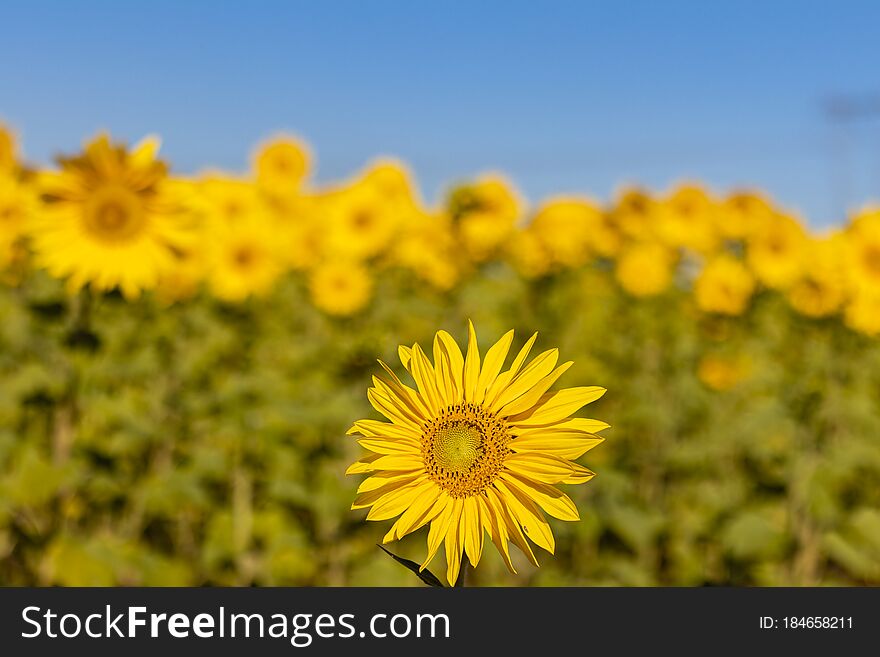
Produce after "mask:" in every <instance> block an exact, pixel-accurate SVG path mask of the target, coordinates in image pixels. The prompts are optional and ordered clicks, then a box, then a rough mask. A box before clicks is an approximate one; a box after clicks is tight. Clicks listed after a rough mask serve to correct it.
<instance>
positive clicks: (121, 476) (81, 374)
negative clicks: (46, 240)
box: [0, 263, 880, 586]
mask: <svg viewBox="0 0 880 657" xmlns="http://www.w3.org/2000/svg"><path fill="white" fill-rule="evenodd" d="M585 291H588V294H585ZM465 318H471V319H473V321H474V323H475V325H476V326H477V328H478V332H479V335H480V336H481V340H485V341H486V344H481V347H483V348H485V347H486V346H488V344H489V341H490V340H494V339H495V338H496V337H497V336H499V335H500V334H501V333H502V332H504V331H506V330H507V329H509V328H511V327H514V328H516V329H517V337H516V340H515V344H514V347H516V346H517V345H519V344H521V343H522V341H523V340H524V339H525V337H526V336H527V335H529V334H530V333H531V332H532V331H534V330H537V331H539V332H540V335H539V342H538V345H539V346H541V345H555V346H558V347H559V348H560V351H561V353H562V355H563V357H564V358H569V359H572V360H574V361H575V364H574V366H573V367H572V368H571V370H569V372H568V373H567V374H566V377H565V378H566V381H567V382H568V384H569V385H584V384H590V385H592V384H598V385H602V386H604V387H607V388H608V391H609V392H608V393H607V395H606V396H605V397H604V398H603V399H602V400H600V401H599V402H596V403H595V404H594V405H592V406H591V407H590V413H591V416H593V417H600V418H602V419H604V420H606V421H607V422H609V423H610V424H611V426H612V428H611V429H610V430H608V431H607V432H605V435H606V438H607V440H606V442H605V443H603V444H602V445H601V446H599V447H598V448H597V449H595V450H593V451H591V452H590V453H589V454H588V455H587V456H586V457H585V459H583V462H584V463H585V464H586V465H587V466H588V467H590V468H591V469H593V470H595V471H596V472H597V473H598V476H597V477H596V479H595V480H594V481H592V482H590V484H589V485H587V486H564V487H563V488H565V489H566V492H567V493H569V494H570V495H571V496H572V497H573V499H574V500H575V501H576V503H577V505H578V508H579V509H580V510H581V516H582V521H581V522H579V523H562V522H557V521H551V524H552V525H553V528H554V533H555V534H556V536H557V539H558V549H557V554H556V555H555V556H550V555H549V554H544V553H542V554H541V555H539V559H540V560H541V562H542V567H541V568H540V569H535V568H532V567H531V566H529V565H528V564H527V563H526V562H525V560H524V559H523V558H521V555H520V554H519V553H517V554H516V557H515V558H516V559H517V561H516V563H517V564H518V565H519V568H518V570H519V574H518V575H516V576H513V575H510V574H509V573H507V571H506V569H505V568H504V567H503V564H502V562H501V559H500V557H499V556H498V554H497V553H495V551H494V550H491V551H490V550H487V551H486V554H485V556H484V561H483V562H482V563H481V565H480V567H479V568H478V569H477V570H476V572H475V573H474V574H473V575H472V576H471V579H470V582H469V583H473V584H475V585H538V586H555V585H576V586H580V585H585V586H600V585H648V586H650V585H685V586H700V585H772V586H775V585H866V584H867V585H872V584H873V585H877V584H880V511H878V509H880V487H878V486H877V482H878V481H880V441H878V436H880V414H878V413H877V408H878V396H880V347H878V343H877V342H876V341H875V340H873V339H871V338H867V337H864V336H860V335H858V334H855V333H853V332H851V331H848V330H847V329H845V328H844V327H842V326H841V325H840V323H839V322H838V321H836V320H833V319H828V320H812V319H807V318H804V317H802V316H800V315H798V314H796V313H794V312H793V311H792V310H791V309H790V307H789V306H788V305H787V304H786V303H784V301H783V300H782V299H781V298H780V297H779V296H778V295H775V294H771V293H761V294H759V295H758V296H757V297H756V298H755V299H754V300H753V302H752V307H751V308H750V310H749V311H748V313H747V314H746V315H745V316H743V317H735V318H725V317H717V316H707V315H703V314H700V313H698V312H697V311H696V309H695V307H694V301H693V298H692V296H691V295H690V294H688V293H686V292H683V291H681V290H678V289H676V288H672V289H669V290H667V291H666V292H665V293H663V294H662V295H659V296H656V297H652V298H649V299H644V300H640V301H638V302H637V303H633V301H632V299H631V298H630V297H628V296H626V295H625V294H623V293H622V292H621V291H620V288H619V287H618V285H617V284H616V283H615V281H614V278H613V276H612V275H611V274H610V272H609V271H607V270H604V269H603V268H601V267H595V268H589V269H583V270H577V271H571V272H567V273H565V274H564V275H558V276H552V277H545V278H541V279H538V280H534V281H528V280H525V279H523V278H522V277H520V276H519V275H517V274H516V273H515V272H514V270H513V269H511V268H510V267H508V266H507V265H505V264H503V263H493V264H491V265H489V266H487V267H486V268H485V270H484V272H483V275H481V276H479V277H473V278H471V279H469V280H467V281H465V282H464V283H463V284H462V285H460V286H459V287H457V288H456V289H454V290H451V291H449V292H443V293H441V292H433V291H431V290H430V289H429V288H426V287H425V286H423V285H421V284H418V283H416V282H414V281H413V280H412V277H411V276H408V275H406V274H405V273H403V272H402V271H399V270H388V271H384V272H381V273H379V274H378V277H377V281H376V294H375V300H374V302H373V303H372V304H371V306H370V307H369V308H368V309H367V310H366V311H365V312H363V313H362V314H360V315H358V316H356V317H353V318H349V319H332V318H329V317H327V316H326V315H324V314H322V313H321V312H320V311H318V310H316V309H315V308H314V307H313V306H312V305H311V304H310V303H309V302H308V292H307V290H306V286H305V284H304V283H303V282H302V281H300V280H298V279H294V278H291V277H287V278H285V279H283V280H282V282H281V283H279V284H278V285H277V286H276V287H275V288H274V289H273V290H272V291H271V293H270V294H269V295H268V296H266V297H265V298H261V299H254V298H251V299H249V300H247V301H245V302H243V303H240V304H237V305H229V304H226V303H223V302H221V301H217V300H215V299H211V298H208V297H205V296H200V297H198V298H197V299H194V300H191V301H189V302H187V303H185V304H178V305H173V306H165V305H160V304H158V303H157V302H156V301H155V299H154V298H153V297H145V298H141V299H140V300H137V301H134V302H132V301H126V300H124V299H123V298H122V297H121V296H120V295H118V294H116V293H110V294H104V295H91V296H89V295H88V293H83V294H80V295H79V296H73V297H71V296H68V295H67V294H65V292H64V290H63V287H62V284H61V283H59V282H57V281H54V280H52V279H50V278H48V277H47V276H45V275H42V274H34V275H32V276H29V277H28V278H27V279H26V280H24V281H23V282H21V284H20V285H18V286H17V287H0V582H2V583H3V584H5V585H35V584H36V585H54V584H60V585H117V584H118V585H141V584H142V585H199V584H218V585H320V586H324V585H329V586H344V585H402V586H407V585H417V584H418V581H417V580H416V578H415V577H413V576H412V574H411V573H409V572H407V571H406V570H404V569H403V568H401V567H400V566H399V565H397V564H395V563H393V562H392V561H391V560H390V559H389V558H388V557H387V556H385V555H383V554H382V553H381V552H380V550H379V549H378V548H377V547H376V545H375V544H376V543H377V542H379V541H380V540H381V538H382V536H383V535H384V533H385V532H386V531H387V528H388V526H389V525H390V522H382V523H372V522H371V523H367V522H364V519H363V517H364V515H365V512H364V511H359V512H352V511H350V510H349V507H350V504H351V501H352V499H353V497H354V491H355V489H356V487H357V484H358V480H359V479H360V477H348V478H346V477H345V476H344V475H343V472H344V470H345V468H346V467H347V465H349V464H350V463H351V462H352V461H353V460H354V459H356V458H357V457H358V456H360V454H361V450H360V448H358V446H357V445H356V443H355V441H354V440H353V439H352V438H351V437H347V436H345V431H346V429H347V428H348V426H349V424H350V422H351V420H352V419H356V418H360V417H378V416H376V415H375V412H374V411H372V409H371V408H370V407H369V404H368V403H367V399H366V395H365V389H366V387H367V385H368V384H369V377H370V374H372V373H375V372H376V369H377V364H376V362H375V358H376V357H382V358H383V359H385V360H387V362H396V360H395V358H394V356H395V354H396V349H397V345H398V343H408V344H412V343H413V342H415V341H420V342H421V343H422V344H427V343H428V341H429V340H430V339H431V337H432V336H433V333H434V331H436V330H437V329H438V328H446V329H447V330H449V331H450V332H451V333H452V334H453V335H454V336H455V337H456V338H457V339H458V340H459V341H462V340H463V339H464V337H465V331H466V324H465V321H466V319H465ZM707 354H714V355H718V356H720V357H728V356H735V357H736V359H737V360H738V362H742V363H746V364H747V365H746V366H745V370H744V371H745V372H747V373H744V374H743V375H742V376H739V377H737V380H736V381H735V382H734V383H733V384H732V385H730V386H727V389H725V390H714V389H712V388H711V387H710V386H708V385H706V383H705V382H703V381H701V377H700V376H699V371H700V363H701V362H702V361H704V359H705V356H706V355H707ZM703 378H705V379H707V380H709V381H711V380H712V379H711V377H707V376H705V374H704V376H703ZM424 532H425V530H424V529H423V530H422V531H420V532H417V533H416V534H415V535H412V536H409V537H407V538H406V539H405V540H404V541H402V542H401V543H400V544H394V545H392V546H390V547H391V548H392V549H393V550H395V551H396V552H398V553H400V554H402V555H403V556H408V557H410V558H412V559H415V560H417V561H420V560H421V557H422V556H423V554H424V536H423V534H424ZM433 569H434V570H435V571H438V570H440V571H442V557H438V558H437V559H436V560H435V563H434V566H433Z"/></svg>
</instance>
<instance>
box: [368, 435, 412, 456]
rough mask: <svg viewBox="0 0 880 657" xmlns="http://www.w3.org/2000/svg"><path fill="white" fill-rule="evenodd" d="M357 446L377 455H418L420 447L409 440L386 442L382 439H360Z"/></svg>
mask: <svg viewBox="0 0 880 657" xmlns="http://www.w3.org/2000/svg"><path fill="white" fill-rule="evenodd" d="M358 444H359V445H360V446H361V447H363V448H364V449H368V450H370V451H371V452H376V453H377V454H412V455H413V456H417V455H420V454H421V453H422V451H421V445H420V444H419V443H417V442H410V441H409V440H386V439H383V438H361V439H360V440H358Z"/></svg>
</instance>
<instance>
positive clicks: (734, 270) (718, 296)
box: [694, 255, 755, 315]
mask: <svg viewBox="0 0 880 657" xmlns="http://www.w3.org/2000/svg"><path fill="white" fill-rule="evenodd" d="M754 290H755V281H754V279H753V278H752V275H751V273H749V270H748V269H746V268H745V267H744V266H743V264H742V263H741V262H739V261H738V260H735V259H734V258H732V257H730V256H728V255H719V256H716V257H715V258H714V259H712V260H711V261H710V262H709V263H708V264H707V265H706V266H705V268H704V269H703V271H702V272H701V273H700V275H699V276H698V277H697V280H696V282H695V283H694V297H695V299H696V302H697V306H698V307H699V308H700V310H704V311H706V312H712V313H720V314H722V315H740V314H742V312H743V311H744V310H745V308H746V306H747V305H748V303H749V299H750V298H751V296H752V293H753V292H754Z"/></svg>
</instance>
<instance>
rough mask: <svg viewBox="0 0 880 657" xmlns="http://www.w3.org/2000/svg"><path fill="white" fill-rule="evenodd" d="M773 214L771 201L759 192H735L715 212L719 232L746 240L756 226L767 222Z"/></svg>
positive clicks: (726, 237) (724, 236) (725, 235)
mask: <svg viewBox="0 0 880 657" xmlns="http://www.w3.org/2000/svg"><path fill="white" fill-rule="evenodd" d="M772 214H773V208H772V207H771V205H770V202H769V201H768V200H767V199H766V198H764V197H763V196H761V195H760V194H758V193H757V192H748V191H741V192H734V193H733V194H731V195H730V196H728V197H727V198H726V199H724V202H723V203H722V204H721V207H720V208H719V211H718V212H716V213H715V215H714V216H715V218H716V226H717V228H718V232H719V233H720V234H721V236H722V237H723V238H724V239H728V240H744V239H746V238H747V237H748V236H749V235H751V234H752V231H753V230H754V229H755V226H759V225H761V224H762V223H766V222H767V221H769V220H770V218H771V215H772Z"/></svg>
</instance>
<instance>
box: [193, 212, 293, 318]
mask: <svg viewBox="0 0 880 657" xmlns="http://www.w3.org/2000/svg"><path fill="white" fill-rule="evenodd" d="M205 237H206V240H207V242H208V246H207V270H208V276H207V277H208V284H209V286H210V288H211V291H212V292H213V293H214V294H215V295H216V296H217V297H218V298H220V299H223V300H225V301H241V300H242V299H245V298H247V297H249V296H251V295H254V296H262V295H265V294H266V293H267V292H269V289H270V288H271V287H272V284H273V283H274V282H275V281H276V280H277V279H278V277H279V276H280V275H281V274H282V273H283V272H284V263H283V259H282V256H281V253H280V252H279V249H280V247H279V245H278V242H277V240H276V235H275V232H274V231H273V230H272V228H271V226H269V225H267V224H266V223H265V222H263V221H260V220H256V219H251V220H246V221H241V222H239V223H236V224H235V225H228V224H227V225H216V226H213V227H211V228H210V230H209V232H208V234H207V235H206V236H205Z"/></svg>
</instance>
